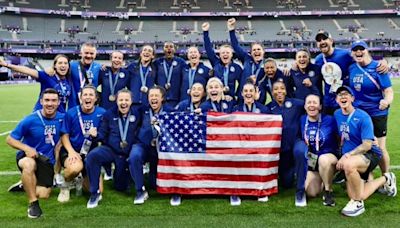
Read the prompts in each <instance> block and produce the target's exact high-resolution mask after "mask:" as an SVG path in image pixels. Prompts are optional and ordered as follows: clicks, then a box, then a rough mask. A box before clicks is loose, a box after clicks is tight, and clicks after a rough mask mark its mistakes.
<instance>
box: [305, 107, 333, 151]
mask: <svg viewBox="0 0 400 228" xmlns="http://www.w3.org/2000/svg"><path fill="white" fill-rule="evenodd" d="M320 115H321V119H320V120H318V121H315V122H311V121H309V120H308V118H307V115H303V116H302V117H301V119H300V126H301V138H302V139H303V140H304V141H305V142H306V144H308V148H309V150H310V152H312V153H314V154H318V155H321V154H326V153H333V154H336V153H337V149H338V142H337V135H338V133H337V126H336V121H335V118H333V117H332V116H329V115H324V114H320Z"/></svg>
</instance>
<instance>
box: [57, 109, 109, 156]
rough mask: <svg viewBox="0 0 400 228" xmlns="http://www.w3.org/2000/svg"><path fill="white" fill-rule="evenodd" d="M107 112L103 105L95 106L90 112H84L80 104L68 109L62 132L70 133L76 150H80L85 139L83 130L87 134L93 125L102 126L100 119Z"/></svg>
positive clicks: (70, 139) (70, 138)
mask: <svg viewBox="0 0 400 228" xmlns="http://www.w3.org/2000/svg"><path fill="white" fill-rule="evenodd" d="M105 112H106V110H104V109H103V108H101V107H95V109H94V111H93V112H92V113H89V114H86V113H84V112H82V108H81V107H80V106H76V107H75V108H73V109H70V110H68V112H67V113H66V114H65V117H64V122H63V124H62V127H61V134H68V135H69V141H70V142H71V145H72V147H73V148H74V150H75V151H78V152H79V151H80V149H81V147H82V144H83V141H84V140H85V136H84V133H83V132H85V134H86V132H87V131H88V130H89V129H90V128H91V127H96V128H98V127H99V126H100V120H101V118H102V116H103V114H104V113H105ZM81 121H82V122H81ZM81 124H82V125H81ZM82 127H83V130H82Z"/></svg>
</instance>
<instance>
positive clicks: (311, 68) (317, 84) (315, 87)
mask: <svg viewBox="0 0 400 228" xmlns="http://www.w3.org/2000/svg"><path fill="white" fill-rule="evenodd" d="M307 78H308V79H310V80H311V82H312V85H311V86H310V87H307V86H305V85H304V84H303V80H304V79H307ZM290 83H291V85H290V88H293V90H294V92H293V95H294V96H293V97H294V98H297V99H300V100H305V99H306V97H307V95H309V94H315V95H318V96H320V97H322V76H321V68H320V67H319V66H317V65H315V64H312V63H310V64H309V65H308V66H307V68H306V70H305V73H302V72H301V71H300V70H297V71H294V70H290Z"/></svg>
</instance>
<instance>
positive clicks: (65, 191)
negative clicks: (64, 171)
mask: <svg viewBox="0 0 400 228" xmlns="http://www.w3.org/2000/svg"><path fill="white" fill-rule="evenodd" d="M69 198H70V194H69V188H68V187H67V188H66V187H61V188H60V193H59V194H58V197H57V200H58V202H60V203H66V202H68V201H69Z"/></svg>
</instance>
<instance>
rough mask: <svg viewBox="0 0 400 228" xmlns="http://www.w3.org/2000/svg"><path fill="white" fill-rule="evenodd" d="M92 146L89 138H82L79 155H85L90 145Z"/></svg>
mask: <svg viewBox="0 0 400 228" xmlns="http://www.w3.org/2000/svg"><path fill="white" fill-rule="evenodd" d="M91 146H92V140H91V139H90V138H85V140H83V145H82V147H81V152H80V154H81V155H87V153H89V150H90V147H91Z"/></svg>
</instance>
